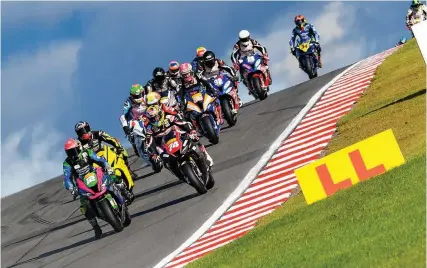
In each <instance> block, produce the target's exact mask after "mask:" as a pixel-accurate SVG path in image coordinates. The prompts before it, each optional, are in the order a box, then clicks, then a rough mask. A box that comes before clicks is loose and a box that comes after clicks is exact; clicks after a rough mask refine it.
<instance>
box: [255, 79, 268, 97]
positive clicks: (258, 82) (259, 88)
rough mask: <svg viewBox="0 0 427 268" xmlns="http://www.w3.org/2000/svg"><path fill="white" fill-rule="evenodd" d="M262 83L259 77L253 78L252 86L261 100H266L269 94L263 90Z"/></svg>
mask: <svg viewBox="0 0 427 268" xmlns="http://www.w3.org/2000/svg"><path fill="white" fill-rule="evenodd" d="M261 85H262V83H261V80H260V79H259V78H258V77H252V86H253V89H254V90H255V92H256V93H257V95H258V98H259V100H265V99H266V98H267V92H266V91H264V90H262V86H261Z"/></svg>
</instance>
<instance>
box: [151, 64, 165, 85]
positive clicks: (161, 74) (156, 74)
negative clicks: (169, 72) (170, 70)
mask: <svg viewBox="0 0 427 268" xmlns="http://www.w3.org/2000/svg"><path fill="white" fill-rule="evenodd" d="M153 78H154V80H155V81H156V82H163V81H164V80H165V78H166V72H165V69H163V68H162V67H156V68H154V70H153Z"/></svg>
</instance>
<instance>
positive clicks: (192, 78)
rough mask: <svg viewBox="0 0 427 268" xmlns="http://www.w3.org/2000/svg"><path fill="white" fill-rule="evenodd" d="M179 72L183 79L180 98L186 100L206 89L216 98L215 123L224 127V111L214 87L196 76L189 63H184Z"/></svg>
mask: <svg viewBox="0 0 427 268" xmlns="http://www.w3.org/2000/svg"><path fill="white" fill-rule="evenodd" d="M179 71H180V73H181V79H182V89H181V92H180V98H181V100H185V95H186V94H188V93H190V92H192V91H194V90H197V91H198V92H200V91H201V90H202V89H203V88H205V89H206V93H207V94H208V95H210V96H212V97H214V98H216V100H215V104H216V110H215V111H216V112H215V113H214V116H215V121H217V124H219V125H222V124H224V119H223V118H222V111H221V104H220V102H219V100H218V92H217V91H216V90H215V89H214V88H213V87H212V85H211V84H210V83H209V82H208V81H207V80H206V79H203V78H201V77H198V76H196V75H195V74H194V72H193V70H192V67H191V65H190V64H189V63H183V64H181V65H180V66H179ZM185 110H186V109H185V107H183V111H185ZM193 124H195V126H196V127H197V128H198V126H197V124H196V122H193Z"/></svg>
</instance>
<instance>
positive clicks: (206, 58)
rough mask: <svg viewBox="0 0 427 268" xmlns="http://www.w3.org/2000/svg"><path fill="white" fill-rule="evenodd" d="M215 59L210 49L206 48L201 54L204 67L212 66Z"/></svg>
mask: <svg viewBox="0 0 427 268" xmlns="http://www.w3.org/2000/svg"><path fill="white" fill-rule="evenodd" d="M215 60H216V58H215V53H213V52H212V51H210V50H208V51H206V52H205V54H203V62H204V64H205V66H206V67H208V68H212V67H213V66H214V65H215Z"/></svg>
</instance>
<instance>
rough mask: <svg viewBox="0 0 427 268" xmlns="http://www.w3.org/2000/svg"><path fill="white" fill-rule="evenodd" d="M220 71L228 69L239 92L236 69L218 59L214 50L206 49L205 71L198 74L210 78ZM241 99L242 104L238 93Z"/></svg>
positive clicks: (204, 58) (240, 104) (204, 57)
mask: <svg viewBox="0 0 427 268" xmlns="http://www.w3.org/2000/svg"><path fill="white" fill-rule="evenodd" d="M220 71H226V72H227V73H228V74H229V77H230V78H231V80H232V81H233V82H234V87H235V89H236V92H237V93H238V92H239V89H238V80H239V79H238V78H237V76H236V71H235V70H234V69H233V68H232V67H230V66H228V65H226V64H225V63H224V61H222V60H221V59H217V58H216V56H215V53H214V52H212V51H209V50H208V51H206V52H205V54H204V55H203V71H202V72H201V73H200V74H199V75H198V76H199V77H201V78H205V79H209V78H211V77H212V76H215V75H217V74H218V73H219V72H220ZM237 96H238V99H239V106H240V107H241V106H242V101H241V100H240V97H239V95H238V94H237Z"/></svg>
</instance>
